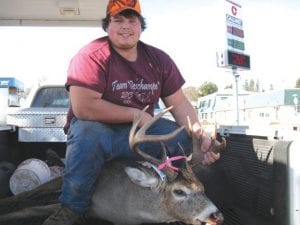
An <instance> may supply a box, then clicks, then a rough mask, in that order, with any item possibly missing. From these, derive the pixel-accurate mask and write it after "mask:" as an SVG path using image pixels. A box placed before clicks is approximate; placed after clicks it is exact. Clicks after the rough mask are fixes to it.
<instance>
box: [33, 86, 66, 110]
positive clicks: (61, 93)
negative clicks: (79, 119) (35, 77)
mask: <svg viewBox="0 0 300 225" xmlns="http://www.w3.org/2000/svg"><path fill="white" fill-rule="evenodd" d="M68 106H69V93H68V92H67V90H66V89H65V88H64V87H45V88H42V89H40V90H39V91H38V92H37V93H36V95H35V97H34V100H33V101H32V104H31V107H42V108H68Z"/></svg>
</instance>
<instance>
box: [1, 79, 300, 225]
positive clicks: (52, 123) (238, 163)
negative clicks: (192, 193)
mask: <svg viewBox="0 0 300 225" xmlns="http://www.w3.org/2000/svg"><path fill="white" fill-rule="evenodd" d="M28 99H29V104H28V105H27V107H25V108H20V109H18V110H14V112H11V113H9V114H8V115H7V117H6V119H7V124H8V125H9V126H11V129H10V130H4V131H0V140H1V142H0V143H1V144H0V157H1V161H2V162H9V163H12V164H14V165H15V166H16V165H18V163H20V162H22V161H23V160H24V159H27V158H32V157H34V158H39V159H42V160H45V159H46V157H47V156H46V153H45V152H46V150H47V149H49V148H51V149H53V150H54V151H56V152H57V154H58V155H59V156H61V157H64V154H65V141H66V135H65V134H64V133H63V129H62V128H63V126H64V123H65V120H66V113H67V108H68V104H69V97H68V92H67V91H66V90H65V88H64V86H63V85H44V86H41V87H39V88H37V89H34V90H33V91H32V93H31V95H30V97H29V98H28ZM257 133H261V132H257ZM218 135H219V136H224V137H225V138H226V141H227V147H226V150H225V151H224V152H223V153H222V156H221V159H220V160H219V161H217V162H216V163H215V164H213V165H212V166H210V167H209V168H202V167H201V168H195V172H196V173H197V175H198V176H199V178H200V179H201V180H202V181H203V182H204V184H205V189H206V193H207V195H208V196H209V197H210V198H211V199H212V200H213V201H214V202H215V204H216V205H217V206H218V207H219V208H220V209H221V211H222V212H223V214H224V217H225V220H224V223H223V224H226V225H300V192H299V189H300V168H299V163H298V161H299V159H300V150H299V149H300V144H299V141H298V140H300V138H298V139H297V140H296V139H294V140H281V139H278V138H276V137H274V138H272V137H270V135H268V134H266V135H261V134H260V135H255V131H254V132H252V133H251V134H247V133H243V132H240V131H239V132H236V130H235V129H226V130H219V133H218ZM3 168H4V167H3ZM3 168H1V165H0V182H2V183H1V187H2V189H3V187H5V182H6V181H7V179H4V178H3V179H2V178H1V176H4V175H5V173H4V172H3ZM1 169H2V172H1ZM1 194H2V196H0V197H5V196H7V195H9V194H10V193H8V192H5V191H3V190H2V192H1V191H0V195H1Z"/></svg>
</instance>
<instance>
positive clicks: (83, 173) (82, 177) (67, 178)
mask: <svg viewBox="0 0 300 225" xmlns="http://www.w3.org/2000/svg"><path fill="white" fill-rule="evenodd" d="M131 125H132V124H131V123H126V124H107V123H100V122H95V121H84V120H79V119H76V118H73V119H72V121H71V125H70V128H69V131H68V137H67V151H66V161H65V164H66V166H65V170H64V175H63V186H62V193H61V195H60V198H59V200H60V202H61V203H62V204H63V205H65V206H67V207H69V208H70V209H72V210H73V211H75V212H77V213H85V212H86V211H87V210H88V208H89V205H90V200H91V197H92V195H93V193H94V187H95V182H96V180H97V177H98V176H99V174H100V172H101V169H102V167H103V165H104V163H105V162H107V161H109V160H112V159H116V158H120V157H122V158H129V159H137V157H136V156H135V155H134V153H133V152H132V151H131V149H130V147H129V143H128V137H129V131H130V128H131ZM176 128H178V125H177V124H176V123H175V122H173V121H170V120H167V119H164V118H161V119H159V120H158V121H157V122H156V123H154V124H153V125H152V126H151V127H150V128H149V129H148V131H147V132H146V134H166V133H170V132H171V131H173V130H175V129H176ZM178 142H179V143H180V144H181V146H183V149H185V150H187V151H190V149H191V140H190V137H189V136H188V135H187V133H186V131H185V130H184V131H182V132H180V133H179V134H178V135H177V136H176V137H175V138H174V139H172V140H169V141H168V142H166V145H167V146H168V150H169V152H170V155H183V153H182V150H181V149H180V148H179V147H178ZM139 148H140V149H141V150H142V151H145V152H147V153H148V154H151V155H152V156H154V157H160V155H161V145H160V143H158V142H157V143H151V142H148V143H143V144H140V145H139Z"/></svg>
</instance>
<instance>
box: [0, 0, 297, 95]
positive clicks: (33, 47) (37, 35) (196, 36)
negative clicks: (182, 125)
mask: <svg viewBox="0 0 300 225" xmlns="http://www.w3.org/2000/svg"><path fill="white" fill-rule="evenodd" d="M219 2H220V1H219V0H185V1H182V0H168V1H161V0H141V6H142V12H143V15H144V17H145V18H146V20H147V24H148V28H147V29H146V30H145V31H144V33H143V34H142V40H143V41H145V42H146V43H148V44H152V45H154V46H156V47H159V48H161V49H162V50H164V51H165V52H167V53H168V54H169V55H170V56H171V57H172V58H173V59H174V61H175V62H176V63H177V65H178V67H179V69H180V70H181V72H182V74H183V76H184V77H185V79H186V81H187V83H186V86H195V87H199V86H200V85H201V83H203V82H204V81H211V82H214V83H216V84H217V85H218V86H219V88H222V87H225V86H226V85H229V84H231V83H234V78H233V76H232V74H231V71H230V70H225V69H223V68H217V66H216V51H218V50H219V49H220V46H221V44H220V43H223V42H224V38H225V36H223V29H224V30H225V19H224V17H222V16H220V14H222V13H220V8H219V6H220V5H219ZM238 2H239V3H240V4H241V5H242V12H243V17H242V19H243V29H244V32H245V38H244V41H245V47H246V49H245V53H247V54H249V55H250V57H251V70H250V71H242V72H240V75H241V76H240V77H241V80H240V83H243V82H244V80H245V79H248V80H249V79H255V80H257V79H259V81H260V84H261V86H263V87H264V89H268V88H269V86H270V84H272V85H273V86H274V88H276V89H279V88H290V87H293V86H294V84H295V82H296V80H297V79H298V78H300V66H299V65H300V64H299V52H300V43H299V40H300V32H299V24H300V1H298V0H288V1H286V0H251V1H250V0H247V1H246V0H243V1H238ZM223 19H224V20H223ZM221 31H222V32H221ZM103 35H105V33H104V32H103V31H102V30H101V28H100V27H97V28H32V27H31V28H28V27H0V40H1V42H0V76H15V77H17V78H19V79H20V80H22V81H23V82H25V84H26V86H31V85H32V84H33V83H34V82H35V81H36V80H38V79H44V78H47V79H50V80H56V81H61V82H64V81H65V78H66V70H67V67H68V64H69V61H70V59H71V57H72V56H73V55H74V54H75V53H76V52H77V51H78V50H79V48H81V47H82V46H83V45H84V44H86V43H88V42H90V41H91V40H93V39H95V38H97V37H100V36H103Z"/></svg>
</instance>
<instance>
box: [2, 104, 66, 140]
mask: <svg viewBox="0 0 300 225" xmlns="http://www.w3.org/2000/svg"><path fill="white" fill-rule="evenodd" d="M67 112H68V109H67V108H26V109H20V110H17V111H15V112H12V113H9V114H8V115H7V118H6V119H7V124H9V125H14V126H16V127H18V140H19V141H20V142H65V141H66V135H65V134H64V131H63V127H64V125H65V123H66V118H67Z"/></svg>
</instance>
